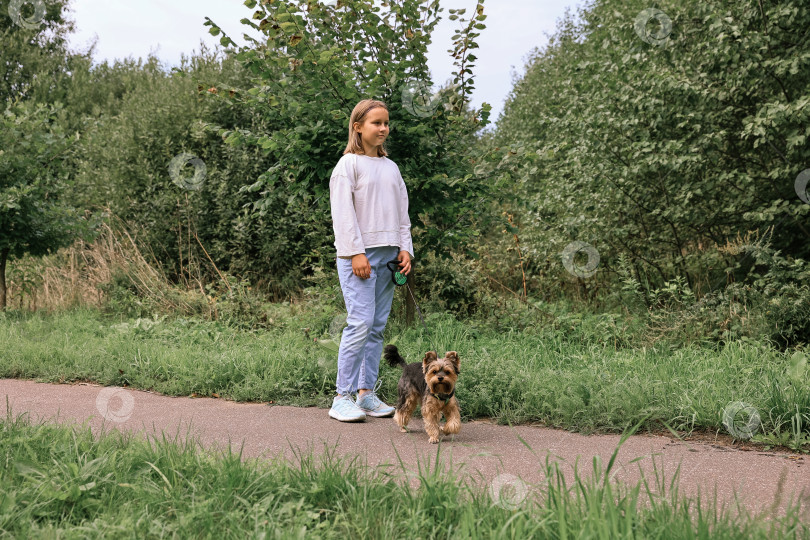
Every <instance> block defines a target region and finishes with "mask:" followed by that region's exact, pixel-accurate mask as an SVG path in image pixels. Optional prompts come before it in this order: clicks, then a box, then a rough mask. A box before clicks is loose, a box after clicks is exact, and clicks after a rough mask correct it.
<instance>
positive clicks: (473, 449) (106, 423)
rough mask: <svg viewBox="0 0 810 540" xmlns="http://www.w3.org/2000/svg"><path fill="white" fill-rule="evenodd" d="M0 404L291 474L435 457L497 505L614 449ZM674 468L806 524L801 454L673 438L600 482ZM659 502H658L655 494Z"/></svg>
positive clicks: (212, 414)
mask: <svg viewBox="0 0 810 540" xmlns="http://www.w3.org/2000/svg"><path fill="white" fill-rule="evenodd" d="M0 400H2V402H4V403H5V402H7V403H8V407H9V408H10V411H11V414H12V416H14V417H16V416H18V415H20V414H21V413H28V415H29V416H30V418H31V420H32V421H34V422H42V421H46V422H58V423H61V424H65V423H73V424H84V423H87V424H89V425H90V427H91V429H92V430H93V432H94V433H99V432H101V431H109V430H110V429H111V428H112V429H118V430H121V431H131V432H135V433H139V434H141V435H142V436H149V435H160V434H161V433H165V434H166V435H167V436H169V437H170V438H178V439H179V440H185V438H186V437H188V436H191V437H193V438H195V439H197V440H198V441H199V442H200V444H201V445H202V446H203V447H205V448H207V449H210V450H213V451H221V450H223V449H227V448H228V445H229V444H230V446H231V448H232V449H235V450H236V451H238V450H239V449H240V448H241V451H242V456H243V458H253V457H256V458H263V459H264V458H276V457H282V458H286V459H288V460H290V461H291V462H293V463H294V462H295V460H296V453H298V452H300V451H302V450H303V451H312V452H314V453H315V454H322V453H323V452H325V451H326V449H330V451H335V452H337V453H338V454H340V455H346V456H351V457H355V456H357V457H359V459H360V460H361V462H363V463H365V464H366V465H368V466H372V467H388V468H390V469H391V470H392V472H396V471H399V472H400V473H403V478H408V477H410V478H411V480H412V481H413V480H414V478H415V477H416V476H417V474H416V471H418V469H419V467H420V466H421V467H425V466H426V465H428V464H430V465H431V466H433V465H434V464H435V462H436V454H437V452H441V461H440V463H443V465H444V467H445V468H447V467H452V468H453V469H454V470H456V471H457V473H458V474H459V475H461V476H464V477H466V478H467V479H469V480H471V481H473V482H480V483H481V484H482V485H483V486H484V487H488V489H490V492H491V493H492V494H493V496H494V497H495V498H496V501H500V502H502V503H503V504H505V505H513V504H515V503H516V502H519V501H520V500H521V499H522V498H523V497H527V496H529V495H530V494H531V493H533V492H535V490H539V489H541V488H540V486H542V482H543V480H544V479H545V470H546V469H545V464H546V460H547V459H548V460H551V461H556V462H557V463H558V464H559V465H560V467H561V469H562V471H563V472H564V474H565V478H566V480H567V481H568V482H569V483H571V482H572V480H573V477H574V469H575V468H576V470H577V472H578V474H579V475H580V476H581V477H586V478H588V477H590V476H591V475H592V472H593V462H594V458H595V457H597V456H598V457H599V458H600V459H601V462H602V464H603V466H604V465H606V464H607V463H608V461H609V460H610V458H611V455H612V454H613V452H614V451H615V449H616V447H617V446H618V445H619V443H620V440H621V436H620V435H581V434H578V433H571V432H567V431H563V430H558V429H550V428H546V427H538V426H515V427H513V426H502V425H495V424H493V423H491V422H487V421H472V422H465V423H463V424H462V426H461V432H460V433H459V434H458V435H456V436H454V437H452V438H450V437H444V438H443V440H442V443H441V445H433V444H430V443H428V440H427V435H426V434H425V431H424V429H423V426H422V422H421V420H420V419H419V418H414V419H413V420H412V421H411V425H410V427H411V431H410V432H409V433H401V432H400V431H399V428H398V427H397V426H396V425H395V424H394V421H393V419H392V418H369V419H368V420H367V421H366V422H362V423H342V422H338V421H336V420H333V419H331V418H329V417H328V415H327V410H326V409H318V408H314V407H309V408H306V407H304V408H302V407H288V406H278V405H273V404H268V403H237V402H233V401H228V400H224V399H216V398H201V397H171V396H164V395H161V394H156V393H152V392H146V391H140V390H134V389H131V388H118V387H102V386H98V385H94V384H90V383H80V384H47V383H38V382H34V381H26V380H17V379H0ZM462 408H463V404H462ZM521 439H522V440H521ZM400 460H401V461H400ZM679 467H680V481H679V484H678V485H679V490H680V492H681V494H683V495H686V496H695V495H697V494H698V493H700V495H701V497H702V498H703V500H707V497H708V499H713V498H714V497H715V495H716V497H717V500H718V502H720V503H722V504H725V505H727V506H729V507H734V506H735V505H736V504H737V503H740V504H742V505H743V506H744V507H745V508H746V509H747V510H749V511H750V512H753V513H756V514H763V513H764V514H766V515H767V514H769V513H770V512H771V511H772V509H773V508H784V505H785V504H787V502H788V501H790V500H799V499H801V500H802V501H803V502H802V506H803V508H804V516H805V518H806V519H808V520H810V467H808V459H807V458H805V457H804V456H801V455H796V454H787V453H779V452H769V451H762V450H756V449H754V450H752V449H750V448H749V449H748V450H741V449H737V448H733V447H729V446H724V445H722V444H713V443H711V442H691V441H682V440H679V439H678V438H677V437H675V436H660V435H646V434H642V435H633V436H631V437H629V438H628V439H627V440H626V441H625V442H624V444H622V446H621V447H620V450H619V454H618V458H617V461H616V465H615V466H614V469H613V471H612V472H611V478H612V479H613V480H614V481H615V482H620V483H625V484H626V485H635V484H637V483H638V482H639V480H640V478H641V475H642V474H643V475H644V476H645V478H647V480H648V483H649V485H650V486H651V487H652V488H653V489H654V491H657V488H655V485H656V483H655V481H654V479H655V477H656V475H658V477H659V478H661V477H663V478H665V479H666V483H667V484H668V482H669V481H670V480H671V479H672V477H673V475H674V474H675V472H676V470H677V469H678V468H679ZM780 477H783V478H784V480H782V481H781V482H780ZM780 483H781V488H779V485H780ZM661 491H662V492H664V493H661V492H659V494H661V495H664V496H665V495H666V493H665V492H666V489H664V490H661Z"/></svg>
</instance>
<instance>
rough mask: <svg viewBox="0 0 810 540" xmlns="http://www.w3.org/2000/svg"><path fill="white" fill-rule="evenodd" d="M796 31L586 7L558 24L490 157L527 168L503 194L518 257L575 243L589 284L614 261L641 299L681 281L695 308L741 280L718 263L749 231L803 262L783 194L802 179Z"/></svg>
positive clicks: (799, 213)
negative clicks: (511, 207) (528, 230)
mask: <svg viewBox="0 0 810 540" xmlns="http://www.w3.org/2000/svg"><path fill="white" fill-rule="evenodd" d="M808 24H810V7H808V5H807V3H806V2H802V1H800V0H779V1H771V2H760V1H758V0H744V1H739V2H731V3H729V2H721V1H719V0H710V1H703V0H690V1H688V2H683V1H681V0H678V1H674V0H667V1H663V2H657V3H655V8H651V7H650V4H649V3H648V2H646V1H643V0H599V1H595V2H592V3H591V5H589V6H587V7H586V8H584V9H583V10H582V11H581V12H580V17H579V18H578V19H577V20H575V19H573V18H572V17H568V18H567V19H566V20H565V21H563V22H562V23H561V24H560V26H559V29H558V32H557V34H556V35H555V36H554V38H553V39H552V42H551V43H550V45H549V46H548V47H546V48H545V49H544V50H542V51H538V52H537V54H536V55H535V57H534V58H533V59H532V61H531V62H530V63H529V65H528V66H527V68H528V69H527V72H526V74H525V76H524V77H522V78H521V80H519V81H518V82H517V84H516V86H515V89H514V92H513V95H512V96H511V98H510V100H509V101H508V102H507V103H506V105H505V108H504V116H503V117H502V119H501V121H499V124H498V128H499V131H501V133H502V134H501V135H500V138H499V139H498V140H497V141H496V143H500V144H504V143H512V144H515V143H516V142H522V143H525V144H527V145H532V146H533V147H534V148H535V149H536V151H537V154H538V155H539V156H540V157H541V160H540V162H539V165H538V166H537V167H535V168H534V169H526V170H525V171H524V174H523V176H522V182H521V183H520V184H519V186H518V188H517V189H519V190H525V192H528V193H529V194H531V195H530V197H526V198H525V199H524V200H526V201H527V205H528V207H527V208H526V210H527V213H528V214H530V215H533V216H534V221H535V224H534V227H532V229H533V233H532V236H533V238H532V240H533V242H532V243H533V244H534V245H536V246H540V245H542V246H552V249H551V251H552V252H553V251H556V252H557V253H560V252H561V251H562V249H563V246H565V245H566V244H568V243H569V242H572V241H576V240H581V241H585V242H588V243H591V244H593V245H594V246H596V247H597V248H598V250H599V252H600V255H601V261H602V262H601V268H603V269H609V270H610V271H611V272H617V273H618V271H619V270H620V268H619V266H620V263H619V257H620V256H622V257H625V260H627V261H628V262H629V264H628V265H624V263H621V266H626V267H625V268H624V269H622V272H624V271H629V272H630V273H631V274H632V277H633V278H635V279H636V280H637V281H638V282H640V283H641V284H642V285H643V286H646V287H648V288H649V289H653V288H657V287H661V286H663V284H664V282H666V281H669V280H672V279H674V278H675V277H676V276H683V277H684V278H685V279H686V280H687V281H688V283H689V286H690V287H691V289H692V290H694V291H696V292H697V293H702V292H706V291H709V290H713V289H719V288H720V286H725V284H726V279H727V277H728V276H727V272H729V271H733V270H735V269H736V272H734V273H733V274H732V276H731V277H732V279H740V278H742V277H743V276H745V275H746V274H747V273H748V272H749V271H750V270H751V269H752V265H753V264H754V260H753V258H751V257H745V256H739V255H735V254H732V253H730V252H728V251H725V252H724V251H722V250H721V249H718V248H721V247H722V246H723V245H724V244H726V242H727V240H728V239H733V238H734V237H735V236H737V234H740V235H744V234H745V232H746V231H748V230H755V229H759V230H760V231H762V230H765V229H767V228H769V227H771V226H774V225H776V226H775V230H774V233H773V245H774V247H775V248H777V249H780V250H782V252H783V253H784V254H787V255H791V256H794V257H805V258H806V257H807V256H808V255H810V248H808V246H810V244H809V243H808V239H810V227H808V225H807V218H808V216H810V205H807V204H805V203H804V202H803V201H802V200H801V199H800V198H799V197H798V196H797V194H796V193H795V188H794V183H795V179H796V178H797V175H799V173H800V172H801V171H802V170H804V169H806V168H807V167H808V166H810V146H809V145H808V144H807V137H808V136H810V130H808V128H807V125H808V120H809V119H810V94H808V90H807V88H808V82H810V70H808V69H807V59H808V58H810V36H809V35H808V33H807V31H806V28H807V25H808ZM555 259H556V260H554V261H552V262H554V263H556V262H557V261H559V259H558V258H555ZM535 261H536V265H537V267H539V266H541V265H544V264H546V263H545V261H544V260H543V258H542V257H537V258H535ZM557 268H559V264H557ZM601 275H602V276H604V277H605V278H608V276H610V275H611V274H610V272H602V274H601ZM614 277H615V274H614ZM597 279H598V278H597ZM594 281H595V282H598V281H597V280H594Z"/></svg>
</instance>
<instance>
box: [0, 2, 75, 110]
mask: <svg viewBox="0 0 810 540" xmlns="http://www.w3.org/2000/svg"><path fill="white" fill-rule="evenodd" d="M69 2H70V0H48V1H47V2H44V1H42V0H37V1H34V2H22V3H19V6H18V7H19V11H17V10H15V9H14V8H15V7H17V6H16V5H15V6H11V7H10V6H9V4H8V2H4V3H3V4H2V9H0V107H4V106H5V104H6V103H7V102H8V101H9V100H12V101H13V100H18V99H20V100H24V99H35V100H37V101H39V102H41V103H45V102H53V101H55V100H56V99H57V98H59V97H61V96H60V94H61V92H60V90H59V89H60V88H63V87H64V83H65V81H66V79H67V78H68V77H69V68H68V61H69V58H70V57H71V55H70V53H69V52H68V48H67V36H68V34H70V33H71V32H73V30H74V28H75V23H74V22H73V21H72V20H70V19H69V18H68V17H67V15H68V13H69V11H68V4H69Z"/></svg>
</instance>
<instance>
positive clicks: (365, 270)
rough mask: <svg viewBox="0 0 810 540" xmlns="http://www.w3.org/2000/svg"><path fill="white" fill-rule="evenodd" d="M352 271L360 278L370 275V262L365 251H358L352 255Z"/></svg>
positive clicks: (366, 277)
mask: <svg viewBox="0 0 810 540" xmlns="http://www.w3.org/2000/svg"><path fill="white" fill-rule="evenodd" d="M352 273H353V274H354V275H355V276H357V277H359V278H360V279H368V278H370V277H371V264H369V262H368V257H366V254H365V253H358V254H357V255H354V256H353V257H352Z"/></svg>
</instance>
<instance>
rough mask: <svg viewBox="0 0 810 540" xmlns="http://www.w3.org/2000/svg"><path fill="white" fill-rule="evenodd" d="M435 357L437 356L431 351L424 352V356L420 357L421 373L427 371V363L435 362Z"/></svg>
mask: <svg viewBox="0 0 810 540" xmlns="http://www.w3.org/2000/svg"><path fill="white" fill-rule="evenodd" d="M436 358H437V356H436V353H435V352H433V351H428V352H427V353H426V354H425V357H424V358H422V373H427V367H428V365H430V363H431V362H435V361H436Z"/></svg>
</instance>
